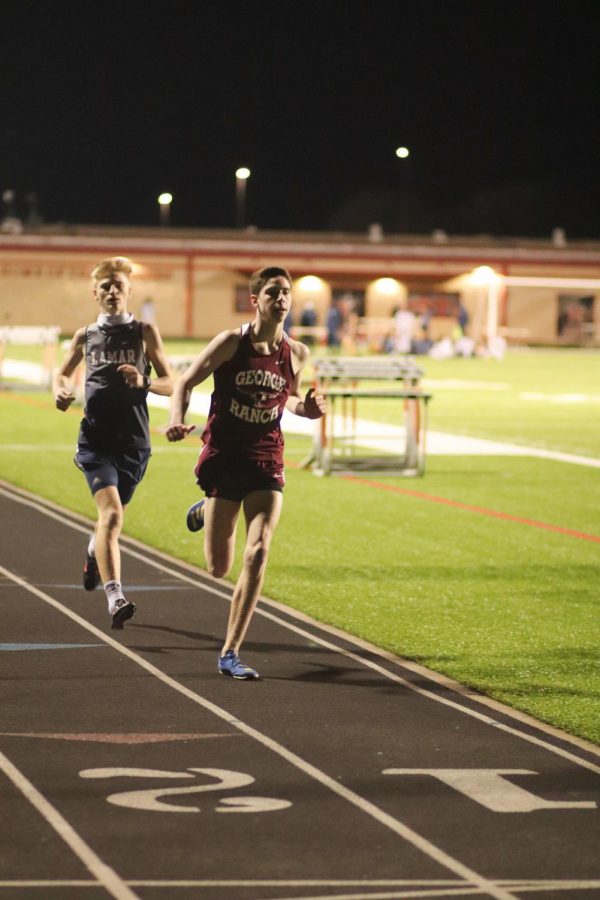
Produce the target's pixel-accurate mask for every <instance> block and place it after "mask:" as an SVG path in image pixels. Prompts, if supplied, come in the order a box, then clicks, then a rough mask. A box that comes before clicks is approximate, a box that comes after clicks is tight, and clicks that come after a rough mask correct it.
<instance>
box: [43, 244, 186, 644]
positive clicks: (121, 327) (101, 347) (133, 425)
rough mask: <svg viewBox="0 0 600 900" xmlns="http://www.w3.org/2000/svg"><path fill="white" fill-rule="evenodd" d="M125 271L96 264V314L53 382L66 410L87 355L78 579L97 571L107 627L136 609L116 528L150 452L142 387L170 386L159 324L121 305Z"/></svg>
mask: <svg viewBox="0 0 600 900" xmlns="http://www.w3.org/2000/svg"><path fill="white" fill-rule="evenodd" d="M131 274H132V264H131V262H130V261H129V260H128V259H125V258H124V257H121V256H117V257H113V258H111V259H105V260H103V261H102V262H100V263H98V265H97V266H95V267H94V269H93V270H92V290H93V294H94V297H95V298H96V301H97V303H98V307H99V315H98V318H97V320H96V322H94V323H93V324H92V325H88V326H86V327H85V328H80V329H79V330H78V331H76V332H75V335H74V337H73V340H72V341H71V346H70V348H69V351H68V353H67V356H66V358H65V360H64V362H63V364H62V366H61V367H60V369H58V371H57V373H56V375H55V377H54V384H53V391H54V399H55V402H56V406H57V408H58V409H60V410H62V411H63V412H64V411H65V410H67V409H68V408H69V406H70V405H71V403H72V402H73V400H74V399H75V395H74V393H73V389H72V385H71V376H72V375H73V373H74V372H75V369H76V368H77V366H78V365H79V363H80V362H81V361H82V359H84V358H85V364H86V376H85V411H84V416H83V419H82V420H81V427H80V429H79V436H78V438H77V453H76V456H75V464H76V465H77V466H78V468H79V469H81V471H82V472H83V474H84V475H85V477H86V479H87V482H88V484H89V487H90V490H91V492H92V494H93V496H94V500H95V501H96V506H97V509H98V522H97V524H96V529H95V532H94V534H93V535H92V537H91V538H90V542H89V544H88V549H87V558H86V562H85V567H84V570H83V586H84V588H85V589H86V590H87V591H93V590H94V589H95V588H96V587H97V585H98V584H99V582H100V579H102V582H103V584H104V590H105V592H106V597H107V601H108V611H109V614H110V616H111V617H112V627H113V628H122V627H123V624H124V623H125V622H126V621H127V619H130V618H131V617H132V615H133V614H134V612H135V605H134V604H133V603H131V601H129V600H126V598H125V596H124V594H123V589H122V587H121V554H120V550H119V535H120V533H121V528H122V526H123V512H124V509H125V507H126V505H127V504H128V503H129V501H130V500H131V498H132V496H133V493H134V491H135V489H136V487H137V485H138V484H139V483H140V481H141V480H142V478H143V476H144V473H145V471H146V466H147V465H148V459H149V457H150V430H149V425H148V406H147V404H146V395H147V393H148V391H152V392H153V393H155V394H162V395H165V396H169V395H170V394H171V393H172V390H173V386H172V380H171V373H170V370H169V364H168V362H167V358H166V356H165V352H164V349H163V345H162V340H161V337H160V334H159V331H158V328H157V327H156V325H153V324H150V323H147V322H138V321H136V320H135V319H134V318H133V315H132V314H131V313H129V312H127V302H128V300H129V297H130V295H131ZM150 364H152V366H153V367H154V371H155V373H156V377H155V378H153V379H150V371H151V365H150Z"/></svg>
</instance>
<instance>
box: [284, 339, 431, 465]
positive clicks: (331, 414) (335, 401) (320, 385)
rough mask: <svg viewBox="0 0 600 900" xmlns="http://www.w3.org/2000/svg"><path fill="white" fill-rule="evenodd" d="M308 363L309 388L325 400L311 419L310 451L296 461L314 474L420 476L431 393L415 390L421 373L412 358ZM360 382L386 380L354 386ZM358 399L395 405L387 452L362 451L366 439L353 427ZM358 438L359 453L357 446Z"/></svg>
mask: <svg viewBox="0 0 600 900" xmlns="http://www.w3.org/2000/svg"><path fill="white" fill-rule="evenodd" d="M313 365H314V372H315V389H316V390H317V391H318V392H319V393H321V394H323V395H324V396H325V397H326V398H327V401H328V406H329V410H328V412H327V414H326V415H325V416H323V417H322V418H321V419H320V420H319V421H318V422H317V423H315V431H314V437H313V448H312V452H311V454H310V455H309V457H307V458H306V459H305V460H303V461H302V463H301V466H302V467H303V468H309V467H312V470H313V472H314V473H315V474H317V475H331V474H334V473H335V472H357V471H360V472H372V471H387V472H390V473H392V472H394V473H397V474H400V475H403V476H409V477H411V476H412V477H414V476H420V475H423V474H424V472H425V456H426V435H427V415H428V403H429V401H430V400H431V394H428V393H425V392H424V391H423V390H422V389H421V387H420V382H421V379H422V377H423V374H424V373H423V370H422V369H420V368H419V366H417V364H416V363H415V361H414V359H412V357H398V356H396V357H385V358H380V357H341V356H337V357H327V358H322V359H315V360H314V363H313ZM362 381H373V382H375V381H379V382H384V383H385V382H387V384H385V385H384V386H383V387H379V386H375V385H373V386H369V387H360V386H359V385H360V382H362ZM390 382H392V385H390V384H389V383H390ZM364 399H386V400H390V401H394V402H395V403H396V406H397V407H398V408H399V411H400V415H399V419H400V422H399V426H400V427H399V428H397V429H394V437H393V439H392V441H393V442H392V450H391V452H389V453H386V454H383V455H381V454H379V455H375V454H365V453H364V445H365V443H368V442H367V441H365V437H364V435H362V436H361V435H360V434H359V433H358V427H357V426H358V403H359V401H360V400H364ZM382 430H383V426H382ZM361 438H362V441H363V446H362V451H363V452H360V450H359V448H360V447H361ZM372 438H373V436H371V439H372Z"/></svg>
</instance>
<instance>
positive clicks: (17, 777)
mask: <svg viewBox="0 0 600 900" xmlns="http://www.w3.org/2000/svg"><path fill="white" fill-rule="evenodd" d="M0 769H1V770H2V771H3V772H4V774H5V775H6V777H7V778H8V779H9V780H10V781H12V783H13V784H14V786H15V787H16V788H17V789H18V790H19V791H21V793H22V794H23V795H24V797H25V798H26V799H27V800H28V801H29V802H30V803H31V805H32V806H34V807H35V809H37V811H38V812H39V813H40V814H41V815H42V816H43V818H44V819H45V820H46V822H47V823H48V824H49V825H50V826H51V827H52V828H53V829H54V831H56V833H57V834H58V835H59V837H61V838H62V839H63V841H64V842H65V843H66V844H67V845H68V846H69V847H70V848H71V850H72V851H73V853H74V854H75V855H76V856H77V857H78V858H79V859H80V860H81V862H82V863H83V865H84V866H85V867H86V869H87V870H88V871H89V872H91V873H92V875H94V876H95V877H96V878H97V879H98V884H101V885H102V886H103V887H104V888H106V890H107V891H108V893H109V894H110V895H111V896H112V897H115V898H117V900H137V896H136V894H134V893H133V891H131V890H130V889H129V888H128V887H127V885H126V884H125V882H124V881H122V880H121V878H119V876H118V875H117V873H116V872H115V871H114V869H111V868H110V866H108V865H106V863H104V862H102V860H101V859H100V857H99V856H97V855H96V853H94V851H93V850H92V848H91V847H89V846H88V845H87V844H86V843H85V841H84V840H83V838H81V837H80V836H79V835H78V834H77V832H76V831H75V829H74V828H73V827H72V826H71V825H69V823H68V822H67V820H66V819H65V818H63V816H62V815H61V814H60V813H59V811H58V810H57V809H55V808H54V807H53V806H52V804H51V803H50V802H49V801H48V800H46V798H45V797H44V796H43V795H42V794H41V793H40V792H39V791H38V790H37V788H36V787H34V786H33V784H32V783H31V782H30V781H29V780H28V779H27V778H26V777H25V776H24V775H23V774H22V773H21V772H20V771H19V770H18V769H17V767H16V766H15V765H13V763H12V762H11V761H10V760H9V759H8V757H7V756H5V755H4V753H2V752H0Z"/></svg>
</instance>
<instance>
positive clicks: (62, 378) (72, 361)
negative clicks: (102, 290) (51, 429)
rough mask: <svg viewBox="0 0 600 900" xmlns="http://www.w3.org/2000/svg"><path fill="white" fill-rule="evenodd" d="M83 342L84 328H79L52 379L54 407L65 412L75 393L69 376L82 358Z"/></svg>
mask: <svg viewBox="0 0 600 900" xmlns="http://www.w3.org/2000/svg"><path fill="white" fill-rule="evenodd" d="M84 344H85V328H79V329H78V330H77V331H76V332H75V334H74V335H73V339H72V341H71V344H70V346H69V350H68V352H67V355H66V357H65V359H64V361H63V364H62V366H60V367H59V368H58V369H57V370H56V372H55V374H54V378H53V379H52V393H53V394H54V402H55V404H56V408H57V409H60V410H61V412H65V411H66V410H67V409H68V408H69V406H70V405H71V403H72V402H73V400H74V399H75V394H74V393H73V388H72V385H71V376H72V374H73V372H74V371H75V369H76V368H77V366H78V365H79V363H80V362H81V360H82V359H83V347H84Z"/></svg>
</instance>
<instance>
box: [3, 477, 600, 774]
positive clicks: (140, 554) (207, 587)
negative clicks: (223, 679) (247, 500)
mask: <svg viewBox="0 0 600 900" xmlns="http://www.w3.org/2000/svg"><path fill="white" fill-rule="evenodd" d="M4 484H6V483H4ZM6 486H7V487H8V488H9V490H5V489H3V488H2V487H0V495H3V496H6V497H7V498H8V499H9V500H14V501H15V502H17V503H22V504H23V505H25V506H30V507H31V508H32V509H35V510H36V511H38V512H41V513H43V514H44V515H46V516H49V517H50V518H52V519H55V520H56V521H57V522H60V523H61V524H63V525H68V526H69V527H70V528H73V529H74V530H76V531H81V532H82V533H84V534H86V535H89V534H90V530H91V528H92V527H93V526H92V525H91V524H90V525H88V526H87V527H86V526H85V525H79V524H78V523H77V522H73V521H72V520H71V519H69V518H65V515H67V516H69V515H70V516H72V515H75V516H76V515H77V513H71V512H70V511H69V510H64V514H63V511H62V510H61V508H60V507H59V506H55V504H52V505H53V506H55V508H56V510H58V512H54V511H53V510H52V509H48V508H47V507H46V506H44V505H42V504H40V503H38V502H36V501H35V500H31V499H29V498H28V497H27V496H21V494H20V493H12V492H11V490H10V488H11V487H12V486H11V485H6ZM18 490H19V491H20V490H21V489H18ZM45 502H48V503H50V502H51V501H45ZM81 518H82V520H83V517H81ZM127 542H130V543H133V544H135V545H136V546H138V547H139V548H140V551H138V550H133V549H132V548H131V547H129V546H128V545H127ZM121 549H122V551H123V552H125V553H128V554H129V555H130V556H133V557H134V558H135V559H138V560H141V561H142V562H143V563H145V564H146V565H150V566H153V567H154V568H155V569H158V570H159V571H161V572H163V573H164V574H166V575H171V576H173V577H174V578H177V579H179V580H181V581H184V582H186V583H187V584H191V585H193V586H194V587H197V588H200V590H203V591H206V592H207V593H210V594H215V596H217V597H221V598H223V599H224V600H227V601H229V602H230V601H231V592H229V593H227V592H226V591H225V590H223V589H222V588H217V587H213V586H212V584H210V583H209V582H208V579H209V578H210V576H209V575H207V576H206V578H207V580H206V581H205V580H204V579H203V578H200V577H199V576H198V575H195V576H193V577H192V576H191V575H185V574H184V573H183V572H181V571H179V570H178V569H174V568H172V567H170V566H167V565H164V564H163V563H160V562H158V561H156V560H154V559H152V558H150V557H149V556H148V555H147V554H148V553H151V554H154V555H155V556H159V557H162V558H164V559H165V560H167V561H168V562H170V563H172V565H176V566H181V567H182V568H190V570H192V571H193V567H192V566H189V565H188V564H187V563H185V562H182V561H180V560H173V559H172V558H171V557H169V556H168V555H166V554H164V553H161V551H159V550H155V549H154V548H152V547H148V548H147V552H144V551H145V550H146V548H145V547H144V545H143V544H142V543H141V542H140V541H136V540H135V539H134V538H129V537H125V538H124V539H123V542H122V545H121ZM260 602H261V604H268V605H270V606H273V607H274V608H275V609H281V610H282V611H285V612H287V613H288V614H289V615H292V616H295V617H297V618H299V619H301V620H302V621H304V622H306V623H308V624H309V625H311V626H312V627H314V628H317V629H320V630H321V631H329V632H331V633H332V634H334V635H336V636H337V637H340V638H341V639H343V640H346V641H347V642H348V643H354V644H357V645H358V646H359V647H362V648H363V649H365V650H367V651H368V652H370V653H375V654H377V655H379V656H381V657H382V658H384V659H386V658H388V655H386V652H385V651H383V650H381V649H380V648H378V647H375V646H374V645H370V644H367V642H366V641H361V639H360V638H355V637H353V636H352V635H346V634H343V633H341V632H340V631H339V629H336V628H335V627H334V626H330V625H326V624H324V623H321V622H317V621H314V620H312V619H311V618H310V617H309V616H306V615H305V614H304V613H301V612H298V611H297V610H293V609H291V608H284V607H283V605H282V604H280V603H277V601H274V600H268V599H267V598H264V597H261V598H260ZM256 615H260V616H263V617H264V618H267V619H271V620H272V621H273V622H276V623H277V624H278V625H280V626H281V627H282V628H287V629H288V630H289V631H294V632H296V633H297V634H299V635H300V636H301V637H303V638H305V639H308V640H310V641H313V642H315V643H318V644H321V646H323V647H325V648H326V649H328V650H333V651H334V652H336V653H339V654H340V655H343V656H346V657H348V658H350V659H352V660H353V661H354V662H358V663H359V664H360V665H361V666H364V667H365V668H370V669H373V670H374V671H376V672H377V673H378V674H380V675H383V676H384V677H385V678H388V679H389V680H390V681H394V682H396V683H397V684H400V685H402V686H403V687H406V688H407V689H409V690H411V691H414V692H415V693H417V694H420V695H421V696H423V697H425V698H427V699H428V700H434V701H435V702H436V703H441V704H442V705H444V706H448V707H450V708H452V709H455V710H457V711H458V712H461V713H463V714H464V715H467V716H470V717H471V718H474V719H477V720H478V721H480V722H482V723H483V724H485V725H490V726H492V727H493V728H496V729H497V730H499V731H504V732H506V733H507V734H510V735H512V736H513V737H518V738H520V739H521V740H524V741H527V742H528V743H530V744H534V745H536V746H538V747H542V748H544V749H545V750H549V751H550V752H551V753H554V754H555V755H556V756H560V757H562V758H563V759H567V760H569V762H572V763H575V764H576V765H578V766H581V767H582V768H584V769H588V770H589V771H591V772H594V773H596V774H600V764H596V763H592V762H590V761H589V760H586V759H582V758H581V757H579V756H576V755H575V754H574V753H570V752H569V751H568V750H565V749H563V748H562V747H557V746H555V745H554V744H551V743H549V742H548V741H545V740H544V739H543V738H538V737H536V736H535V735H531V734H527V733H526V732H524V731H520V730H519V729H518V728H517V727H512V726H510V725H505V724H503V723H501V722H498V721H497V720H496V719H493V718H491V717H490V716H489V715H487V714H485V713H481V712H478V711H477V710H475V709H471V708H470V707H467V706H463V705H462V704H461V703H460V702H458V701H456V700H450V699H449V698H448V697H442V696H440V695H439V694H438V693H436V692H435V691H431V690H428V689H427V688H422V687H419V686H418V685H415V684H413V683H412V682H411V681H408V680H407V679H405V678H402V677H401V676H399V675H396V674H394V673H393V672H390V671H389V669H386V668H384V667H383V666H380V665H378V663H376V662H373V661H372V660H369V659H364V658H363V657H361V656H358V655H357V654H354V653H352V652H351V651H349V650H345V649H344V648H343V647H339V646H338V645H336V644H332V643H331V642H329V641H327V640H325V639H324V638H321V637H319V636H318V635H316V634H313V633H312V632H309V631H304V629H302V628H300V627H299V626H297V625H293V624H292V623H291V622H288V621H287V620H286V619H282V618H280V617H278V616H276V615H274V614H273V613H270V612H268V611H267V610H265V609H262V608H261V606H260V605H259V606H258V607H257V609H256ZM388 661H389V662H391V663H392V664H393V665H401V666H405V667H406V668H409V669H412V670H413V671H415V672H417V673H419V674H424V675H425V677H427V678H429V679H430V680H431V681H434V682H435V683H437V684H440V685H442V686H443V687H446V688H447V689H448V690H451V691H453V692H454V693H458V694H459V695H460V693H461V691H460V688H461V687H462V685H459V684H458V683H453V682H452V681H451V680H450V679H446V678H444V677H443V676H437V677H436V673H435V672H430V671H429V670H428V669H426V668H425V667H424V666H419V665H417V664H411V662H410V660H406V661H403V660H396V659H388ZM463 692H465V693H466V690H465V689H464V688H463ZM468 698H469V699H470V700H474V701H475V702H477V703H480V704H481V705H484V706H489V707H491V708H492V709H494V710H495V711H497V712H500V713H501V714H502V715H505V716H508V717H510V718H516V719H517V720H518V719H521V720H522V721H524V723H525V724H527V725H530V726H531V727H532V728H536V729H537V730H539V731H542V732H543V731H546V732H548V733H549V734H552V735H553V736H555V737H557V738H558V739H559V740H564V741H567V742H570V743H573V744H575V746H581V747H582V749H584V750H588V751H590V752H592V753H595V754H600V748H598V747H595V746H593V745H592V744H590V743H589V742H587V741H585V742H584V741H581V742H580V741H578V739H577V738H574V737H573V736H572V735H569V734H566V733H563V732H560V731H558V729H555V728H553V727H552V726H550V725H548V726H547V725H545V723H544V722H538V721H537V720H535V719H530V718H529V717H528V716H526V715H525V714H524V713H520V712H519V711H518V710H513V709H511V708H510V707H508V706H504V705H503V704H501V703H499V702H498V701H496V700H492V699H491V698H487V697H479V696H472V695H471V694H468Z"/></svg>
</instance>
